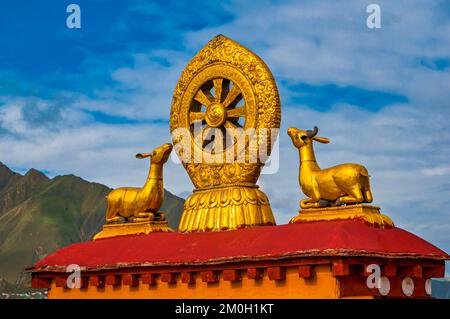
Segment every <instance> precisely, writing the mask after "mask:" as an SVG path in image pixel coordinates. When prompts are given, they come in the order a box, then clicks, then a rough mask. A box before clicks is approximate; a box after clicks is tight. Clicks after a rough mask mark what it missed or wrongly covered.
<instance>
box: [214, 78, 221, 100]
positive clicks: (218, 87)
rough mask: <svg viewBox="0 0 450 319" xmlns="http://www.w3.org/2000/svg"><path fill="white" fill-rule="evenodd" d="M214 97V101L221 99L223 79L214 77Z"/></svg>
mask: <svg viewBox="0 0 450 319" xmlns="http://www.w3.org/2000/svg"><path fill="white" fill-rule="evenodd" d="M213 82H214V97H215V101H216V103H220V102H221V100H222V89H223V79H214V80H213Z"/></svg>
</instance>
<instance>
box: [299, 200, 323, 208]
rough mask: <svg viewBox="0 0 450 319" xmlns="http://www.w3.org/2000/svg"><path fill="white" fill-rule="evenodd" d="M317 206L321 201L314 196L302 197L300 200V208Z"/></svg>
mask: <svg viewBox="0 0 450 319" xmlns="http://www.w3.org/2000/svg"><path fill="white" fill-rule="evenodd" d="M316 207H320V205H319V201H318V200H315V199H314V198H306V199H302V200H301V201H300V208H303V209H305V208H316Z"/></svg>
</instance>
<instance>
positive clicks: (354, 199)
mask: <svg viewBox="0 0 450 319" xmlns="http://www.w3.org/2000/svg"><path fill="white" fill-rule="evenodd" d="M337 201H338V202H340V203H343V204H356V203H362V202H363V201H364V196H363V194H362V191H361V185H360V184H355V185H353V187H352V188H351V189H349V190H348V191H347V195H346V196H342V197H339V198H338V200H337Z"/></svg>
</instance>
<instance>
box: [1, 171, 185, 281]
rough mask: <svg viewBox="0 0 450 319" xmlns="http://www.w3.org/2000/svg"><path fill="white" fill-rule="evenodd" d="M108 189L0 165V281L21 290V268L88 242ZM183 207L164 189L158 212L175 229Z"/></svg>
mask: <svg viewBox="0 0 450 319" xmlns="http://www.w3.org/2000/svg"><path fill="white" fill-rule="evenodd" d="M110 191H111V188H109V187H108V186H106V185H103V184H100V183H97V182H89V181H86V180H84V179H83V178H81V177H78V176H75V175H73V174H70V175H58V176H55V177H53V178H49V177H48V176H46V175H45V174H44V173H42V172H41V171H39V170H36V169H34V168H32V169H30V170H28V171H27V172H26V173H25V174H24V175H21V174H19V173H17V172H14V171H12V170H11V169H9V168H8V167H7V166H6V165H5V164H3V163H2V162H0V279H2V280H4V281H6V282H8V283H9V284H13V285H17V286H25V285H27V284H28V283H29V275H27V274H24V273H23V269H24V268H26V267H29V266H31V265H33V264H34V263H36V262H37V261H38V260H40V259H42V258H43V257H44V256H45V255H46V254H49V253H52V252H54V251H56V250H58V249H60V248H62V247H64V246H67V245H69V244H72V243H76V242H81V241H88V240H91V238H92V236H93V235H94V234H95V233H97V232H98V231H100V230H101V227H102V225H103V224H104V223H105V211H106V200H105V196H106V195H107V194H108V193H109V192H110ZM183 203H184V200H183V199H181V198H179V197H177V196H175V195H173V194H172V193H170V192H169V191H167V190H165V200H164V203H163V206H162V207H161V210H162V211H165V212H166V217H167V220H168V223H169V225H170V226H171V227H172V228H174V229H176V228H177V227H178V223H179V220H180V218H181V213H182V210H183Z"/></svg>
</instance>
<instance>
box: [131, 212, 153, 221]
mask: <svg viewBox="0 0 450 319" xmlns="http://www.w3.org/2000/svg"><path fill="white" fill-rule="evenodd" d="M153 217H154V214H153V213H151V212H143V213H136V214H134V218H133V222H135V223H136V222H148V221H150V220H152V219H153Z"/></svg>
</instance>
